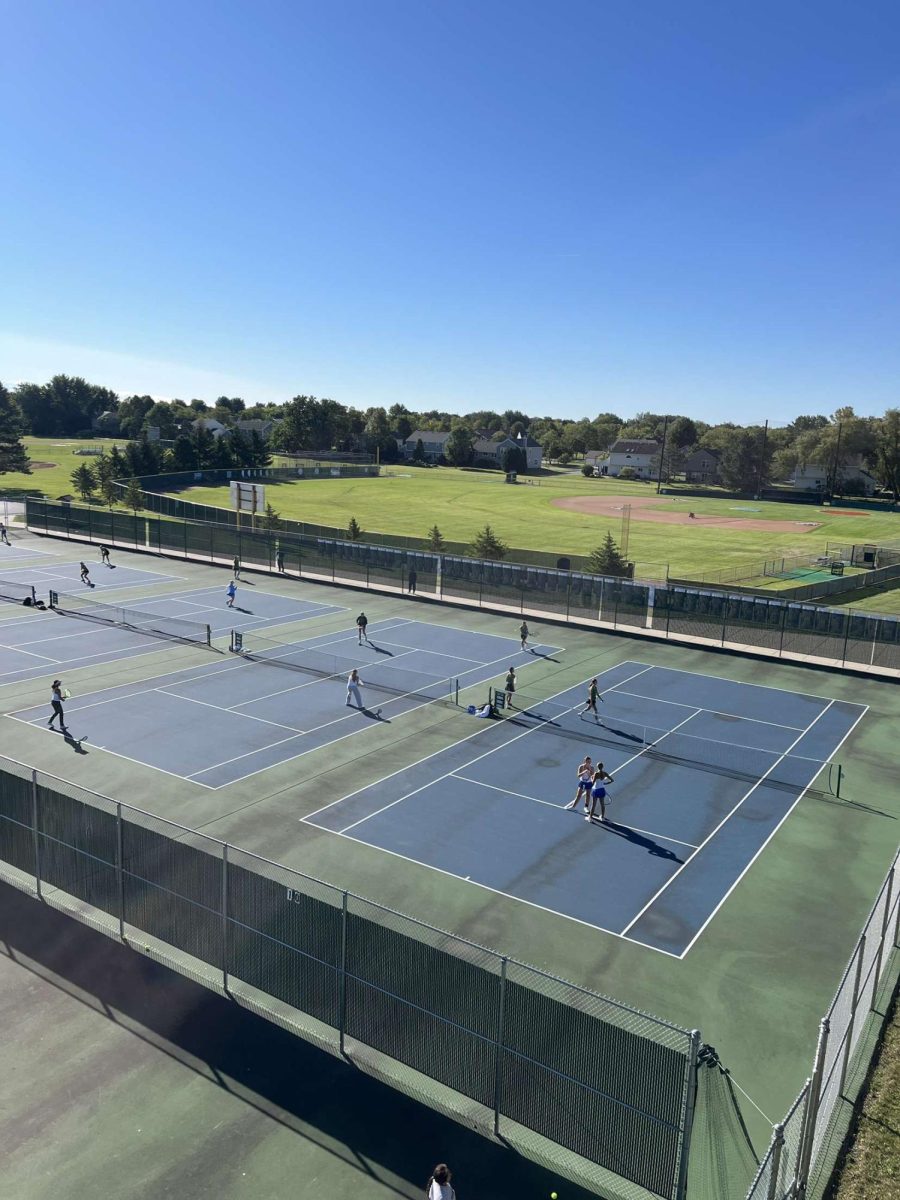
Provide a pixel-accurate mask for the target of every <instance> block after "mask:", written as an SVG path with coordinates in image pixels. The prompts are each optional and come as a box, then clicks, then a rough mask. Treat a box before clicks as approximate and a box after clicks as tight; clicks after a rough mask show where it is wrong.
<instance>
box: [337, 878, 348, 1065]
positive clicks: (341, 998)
mask: <svg viewBox="0 0 900 1200" xmlns="http://www.w3.org/2000/svg"><path fill="white" fill-rule="evenodd" d="M347 896H348V893H347V892H342V893H341V968H340V974H339V975H338V1036H339V1039H340V1041H339V1049H340V1053H341V1057H342V1058H346V1057H347V1051H346V1049H345V1048H344V1039H345V1036H346V1027H347Z"/></svg>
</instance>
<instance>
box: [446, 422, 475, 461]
mask: <svg viewBox="0 0 900 1200" xmlns="http://www.w3.org/2000/svg"><path fill="white" fill-rule="evenodd" d="M444 454H445V455H446V456H447V462H448V463H450V464H451V465H452V466H454V467H468V466H469V465H470V463H471V462H472V459H473V458H474V457H475V439H474V438H473V437H472V432H471V430H470V429H467V428H466V426H465V425H457V427H456V428H455V429H454V430H453V432H452V433H451V434H450V436H449V437H448V438H447V444H446V446H445V447H444Z"/></svg>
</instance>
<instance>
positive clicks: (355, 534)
mask: <svg viewBox="0 0 900 1200" xmlns="http://www.w3.org/2000/svg"><path fill="white" fill-rule="evenodd" d="M362 535H363V531H362V529H360V527H359V521H357V519H356V517H351V518H350V523H349V524H348V526H347V537H348V539H349V540H350V541H351V542H358V541H361V540H362Z"/></svg>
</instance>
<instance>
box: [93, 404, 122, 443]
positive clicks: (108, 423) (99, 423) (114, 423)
mask: <svg viewBox="0 0 900 1200" xmlns="http://www.w3.org/2000/svg"><path fill="white" fill-rule="evenodd" d="M91 429H93V430H95V431H96V432H97V433H105V434H108V435H111V436H113V437H114V436H115V435H116V434H117V433H118V432H119V414H118V413H114V412H112V411H111V410H110V411H107V412H102V413H101V414H100V416H99V417H94V419H93V421H91Z"/></svg>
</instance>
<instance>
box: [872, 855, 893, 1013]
mask: <svg viewBox="0 0 900 1200" xmlns="http://www.w3.org/2000/svg"><path fill="white" fill-rule="evenodd" d="M895 870H896V867H891V873H890V874H889V875H888V877H887V895H886V896H885V898H884V916H883V917H882V918H881V937H880V938H879V939H878V950H877V951H876V953H875V968H874V970H875V979H874V981H873V983H872V1006H871V1008H870V1010H869V1011H870V1012H873V1011H874V1009H875V1002H876V999H877V993H878V980H879V979H880V978H881V960H882V956H883V955H884V943H885V940H886V938H887V927H888V919H889V918H890V915H891V896H892V894H893V891H894V872H895Z"/></svg>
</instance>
